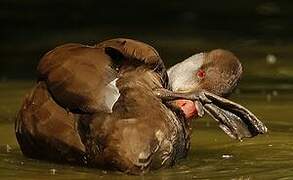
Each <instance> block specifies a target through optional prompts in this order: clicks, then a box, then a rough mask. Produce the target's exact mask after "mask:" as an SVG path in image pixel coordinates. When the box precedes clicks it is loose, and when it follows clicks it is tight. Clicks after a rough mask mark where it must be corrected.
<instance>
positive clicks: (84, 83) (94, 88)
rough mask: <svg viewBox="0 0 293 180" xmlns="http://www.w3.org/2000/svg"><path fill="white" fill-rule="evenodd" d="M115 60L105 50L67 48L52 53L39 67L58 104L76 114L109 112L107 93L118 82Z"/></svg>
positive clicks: (60, 47) (72, 46) (70, 46)
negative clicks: (106, 104) (112, 65)
mask: <svg viewBox="0 0 293 180" xmlns="http://www.w3.org/2000/svg"><path fill="white" fill-rule="evenodd" d="M110 66H111V58H110V57H109V56H108V55H107V54H105V53H104V52H103V50H102V49H99V48H93V47H90V46H84V45H81V44H66V45H63V46H59V47H57V48H55V49H54V50H52V51H50V52H48V53H47V54H46V55H45V56H44V57H43V58H42V59H41V61H40V63H39V66H38V73H39V80H43V81H45V82H46V84H47V86H48V88H49V90H50V92H51V93H52V96H53V98H54V99H55V100H56V102H57V103H58V104H60V105H61V106H63V107H65V108H69V109H70V110H73V111H77V112H79V111H81V112H85V113H88V112H90V113H91V112H96V111H99V110H102V111H105V107H103V103H104V102H103V92H104V91H103V90H104V88H105V87H106V85H107V84H108V83H109V82H110V81H112V80H113V79H115V76H116V75H115V73H116V72H115V71H114V70H113V69H112V68H111V67H110Z"/></svg>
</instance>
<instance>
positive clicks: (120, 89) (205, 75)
mask: <svg viewBox="0 0 293 180" xmlns="http://www.w3.org/2000/svg"><path fill="white" fill-rule="evenodd" d="M37 70H38V81H37V83H36V85H35V87H34V88H33V89H32V90H31V92H30V93H29V94H28V95H27V96H26V97H25V99H24V102H23V104H22V106H21V108H20V111H19V113H18V116H17V118H16V122H15V132H16V137H17V140H18V142H19V145H20V148H21V150H22V152H23V154H24V155H26V156H28V157H32V158H37V159H47V160H53V161H65V162H70V163H79V164H81V165H86V166H91V167H99V168H110V169H117V170H120V171H123V172H126V173H131V174H137V173H143V172H147V171H149V170H152V169H159V168H163V167H169V166H172V165H174V164H175V163H176V161H177V160H178V159H181V158H184V157H185V156H186V155H187V152H188V150H189V145H190V133H191V123H190V122H191V121H190V119H192V118H194V117H196V116H202V115H203V113H204V112H207V113H208V114H210V115H211V116H212V117H213V118H214V119H215V120H216V121H217V122H218V123H219V126H220V128H222V129H223V130H224V132H225V133H227V134H228V135H229V136H230V137H232V138H236V139H242V138H245V137H253V136H255V135H257V134H262V133H265V132H266V131H267V130H266V127H265V126H264V125H263V124H262V123H261V122H260V121H259V120H258V119H257V118H256V116H254V115H253V114H252V113H251V112H250V111H248V110H247V109H246V108H244V107H243V106H241V105H239V104H236V103H234V102H232V101H229V100H227V99H225V98H223V97H225V96H227V95H228V94H229V93H230V92H231V91H232V90H233V89H234V88H235V86H236V85H237V83H238V81H239V78H240V76H241V73H242V67H241V64H240V62H239V60H238V59H237V58H236V57H235V56H234V55H233V54H232V53H231V52H229V51H226V50H221V49H218V50H213V51H210V52H206V53H200V54H197V55H194V56H191V57H190V58H188V59H186V60H184V61H182V62H180V63H178V64H176V65H174V66H173V67H171V68H170V69H169V70H168V71H167V70H166V68H165V66H164V63H163V61H162V59H161V57H160V56H159V54H158V52H157V51H156V50H155V49H154V48H153V47H151V46H150V45H148V44H145V43H142V42H139V41H135V40H130V39H123V38H119V39H112V40H107V41H103V42H101V43H98V44H96V45H94V46H86V45H81V44H66V45H62V46H59V47H57V48H55V49H53V50H52V51H50V52H48V53H47V54H45V55H44V56H43V58H42V59H41V61H40V63H39V65H38V68H37ZM221 96H223V97H221Z"/></svg>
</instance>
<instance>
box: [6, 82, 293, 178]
mask: <svg viewBox="0 0 293 180" xmlns="http://www.w3.org/2000/svg"><path fill="white" fill-rule="evenodd" d="M248 84H249V86H248ZM257 84H258V86H255V85H254V84H253V83H249V82H246V83H245V81H244V83H243V84H241V86H240V90H238V91H236V93H235V94H234V95H233V97H232V99H233V100H234V101H236V102H239V103H241V104H242V105H244V106H246V107H248V108H249V109H250V110H252V111H253V112H254V113H255V114H257V115H258V117H259V118H260V119H261V120H262V121H263V122H264V123H265V124H266V125H267V127H268V128H269V133H267V134H265V135H261V136H258V137H256V138H253V139H245V140H244V141H243V142H238V141H235V140H232V139H230V138H229V137H228V136H226V135H225V134H224V133H223V132H222V131H221V130H219V128H218V127H217V125H216V123H215V122H214V121H213V120H212V119H209V118H207V117H206V118H203V119H199V120H195V121H194V123H193V129H194V130H193V135H192V147H191V151H190V152H189V155H188V157H187V158H186V159H184V160H182V161H181V162H179V163H178V164H177V165H176V166H174V167H172V168H169V169H163V170H158V171H153V172H150V173H148V174H145V175H143V176H130V175H125V174H123V173H119V172H111V171H102V170H98V169H89V168H83V167H79V166H72V165H68V164H55V163H50V162H46V161H39V160H34V159H29V158H26V157H24V156H23V155H22V153H21V151H20V149H19V146H18V145H17V142H16V139H15V135H14V130H13V120H14V117H15V112H16V111H17V109H18V108H19V105H20V103H21V100H22V97H23V95H24V94H25V93H26V92H27V91H28V89H29V88H30V87H31V86H32V82H22V81H19V82H2V83H0V112H1V113H0V179H43V180H45V179H136V178H142V179H235V180H240V179H241V180H242V179H293V141H292V134H293V119H292V117H293V111H292V109H293V96H291V95H290V94H291V93H292V92H293V90H292V89H290V88H291V86H290V85H288V84H287V85H283V86H281V85H278V84H277V85H276V84H270V83H268V84H263V85H259V83H257ZM282 87H283V88H282Z"/></svg>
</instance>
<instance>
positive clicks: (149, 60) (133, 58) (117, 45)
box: [96, 38, 168, 87]
mask: <svg viewBox="0 0 293 180" xmlns="http://www.w3.org/2000/svg"><path fill="white" fill-rule="evenodd" d="M96 47H99V48H104V50H105V52H106V53H107V54H108V55H109V56H111V57H112V59H113V60H115V63H116V64H117V65H118V67H122V68H129V67H132V66H135V67H138V66H144V67H146V68H150V69H152V70H154V71H155V72H157V73H158V74H159V75H160V76H161V81H162V84H163V86H164V87H167V85H168V76H167V71H166V68H165V65H164V63H163V60H162V59H161V57H160V55H159V53H158V52H157V51H156V50H155V49H154V48H153V47H152V46H150V45H148V44H146V43H143V42H140V41H136V40H132V39H125V38H117V39H110V40H106V41H103V42H101V43H98V44H97V45H96ZM121 59H123V61H121Z"/></svg>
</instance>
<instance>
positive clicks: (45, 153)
mask: <svg viewBox="0 0 293 180" xmlns="http://www.w3.org/2000/svg"><path fill="white" fill-rule="evenodd" d="M76 124H77V122H76V118H75V116H74V115H73V114H72V113H70V112H67V111H66V110H64V109H63V108H62V107H60V106H59V105H57V104H56V103H55V102H54V100H53V99H52V97H51V96H50V94H49V93H48V91H47V88H46V84H45V83H43V82H40V83H38V84H37V86H36V87H35V88H34V89H33V90H32V91H31V93H30V94H28V95H27V96H26V98H25V100H24V102H23V105H22V107H21V109H20V111H19V113H18V116H17V119H16V122H15V132H16V137H17V140H18V142H19V145H20V148H21V150H22V152H23V153H24V154H25V155H26V156H29V157H32V158H39V159H50V160H55V161H56V160H57V161H58V160H60V161H64V160H65V161H69V162H76V161H77V162H80V161H82V160H83V157H84V154H85V147H84V145H83V143H82V141H81V138H80V136H79V132H78V129H77V125H76Z"/></svg>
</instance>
